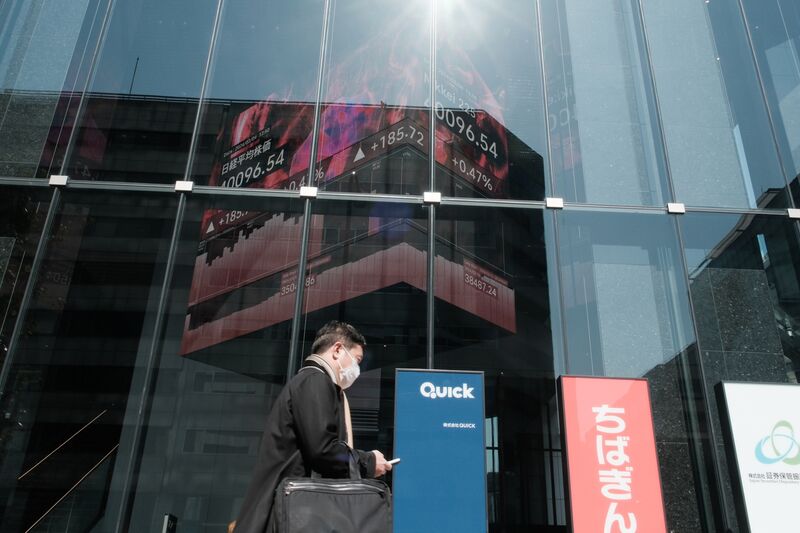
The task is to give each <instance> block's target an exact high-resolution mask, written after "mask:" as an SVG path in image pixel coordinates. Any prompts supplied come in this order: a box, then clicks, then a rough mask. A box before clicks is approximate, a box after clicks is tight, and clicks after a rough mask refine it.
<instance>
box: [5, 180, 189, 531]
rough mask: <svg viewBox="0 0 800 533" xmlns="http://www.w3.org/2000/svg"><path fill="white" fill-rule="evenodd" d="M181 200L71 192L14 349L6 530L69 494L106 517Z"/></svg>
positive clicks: (8, 402) (80, 508)
mask: <svg viewBox="0 0 800 533" xmlns="http://www.w3.org/2000/svg"><path fill="white" fill-rule="evenodd" d="M176 204H177V197H176V196H173V195H168V196H167V195H160V196H152V195H142V194H137V195H134V194H123V193H120V192H114V193H88V192H73V191H70V190H66V191H65V192H64V195H63V203H62V204H61V206H60V208H59V210H58V214H57V217H56V220H55V224H54V227H53V232H52V234H51V236H50V238H49V242H48V248H47V252H46V256H45V259H44V261H43V263H42V268H41V271H40V273H39V276H38V278H37V279H36V280H35V281H33V283H35V284H36V286H35V292H34V297H33V300H32V302H31V306H30V309H29V311H28V313H27V314H26V316H25V319H24V320H25V322H24V325H25V329H24V336H23V337H21V339H20V343H19V344H18V347H17V349H16V350H15V353H12V354H10V355H9V357H10V358H13V359H10V361H11V363H10V365H11V366H10V373H9V379H8V382H7V386H6V388H5V390H4V391H3V392H4V396H3V404H2V409H3V413H5V415H4V420H3V426H2V427H3V435H2V439H1V440H0V443H1V444H0V445H2V449H1V450H0V491H2V494H3V497H4V501H5V502H6V505H5V507H4V510H3V514H2V518H0V529H1V530H3V531H26V530H27V529H28V528H29V527H31V526H33V525H34V524H35V523H36V522H37V521H38V520H39V519H42V520H43V521H44V520H57V519H58V517H59V516H62V515H63V513H64V510H65V509H66V508H67V507H65V505H74V515H73V518H74V521H75V523H81V524H97V523H98V522H99V521H101V520H103V519H104V518H107V516H108V515H107V514H106V513H107V505H106V504H107V502H108V501H109V485H108V483H109V481H110V477H109V475H108V474H109V473H110V472H111V467H110V466H109V465H108V461H112V462H114V461H116V459H115V458H116V455H117V450H118V446H119V443H120V433H121V431H122V417H123V415H124V413H125V408H126V404H127V403H128V400H129V397H130V393H131V390H132V377H133V367H134V365H135V362H136V359H137V357H138V356H139V355H137V354H141V353H144V352H146V351H147V348H148V347H149V345H150V342H151V339H152V320H153V315H154V311H155V306H156V304H157V302H158V294H159V291H160V289H161V285H162V280H163V274H164V265H165V258H166V255H167V251H168V249H169V243H170V237H171V233H172V228H173V225H174V224H173V217H174V215H175V212H176ZM132 403H135V402H132ZM119 462H121V463H124V462H125V461H119ZM103 472H105V473H106V474H102V473H103ZM101 475H104V476H105V477H103V478H102V479H100V480H98V476H101ZM85 483H86V484H85ZM98 486H99V487H102V492H101V493H100V494H98V493H97V490H95V488H96V487H98ZM73 487H74V489H73ZM92 487H95V488H92ZM62 497H63V498H64V500H63V501H61V503H57V502H59V500H60V499H61V498H62ZM51 507H52V511H50V512H49V513H48V510H49V509H51ZM108 512H109V513H111V512H110V511H108ZM53 513H55V514H53ZM104 515H105V516H104ZM111 515H112V518H113V513H111ZM109 529H110V528H104V529H103V530H109Z"/></svg>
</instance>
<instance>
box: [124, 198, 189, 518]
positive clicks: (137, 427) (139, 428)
mask: <svg viewBox="0 0 800 533" xmlns="http://www.w3.org/2000/svg"><path fill="white" fill-rule="evenodd" d="M185 212H186V193H181V195H180V199H179V200H178V208H177V210H176V213H175V225H174V227H173V228H172V238H171V239H170V243H169V252H168V253H167V263H166V267H165V269H164V277H163V280H162V282H161V290H160V292H159V297H158V305H157V306H156V309H155V320H154V322H153V329H152V332H151V337H150V346H149V347H148V349H147V361H146V363H145V364H146V366H145V371H144V379H143V384H142V389H141V392H140V395H139V402H138V405H137V409H136V421H135V423H134V426H133V434H132V436H131V442H132V443H133V444H132V447H131V453H130V455H129V456H128V457H127V464H126V465H125V471H124V472H125V473H124V481H123V483H122V494H121V496H120V502H121V504H120V505H121V508H120V512H119V514H118V515H117V523H116V527H115V528H114V531H116V532H117V533H122V532H124V531H127V529H128V521H129V520H130V517H131V514H132V510H133V497H134V495H135V491H134V490H133V488H134V484H135V483H136V480H137V477H138V470H139V464H140V462H141V459H142V454H143V451H144V440H145V435H146V432H145V431H144V424H145V423H146V422H147V420H146V419H147V415H148V413H149V410H150V408H151V406H152V399H151V395H152V392H153V387H154V386H155V381H156V374H157V372H156V367H157V366H158V363H159V360H160V357H159V354H160V341H161V333H162V330H163V328H164V322H165V319H164V317H165V316H166V313H167V304H168V299H169V290H170V286H171V285H172V275H173V273H174V270H175V257H176V256H177V254H178V244H179V240H180V234H181V227H182V226H183V219H184V215H185Z"/></svg>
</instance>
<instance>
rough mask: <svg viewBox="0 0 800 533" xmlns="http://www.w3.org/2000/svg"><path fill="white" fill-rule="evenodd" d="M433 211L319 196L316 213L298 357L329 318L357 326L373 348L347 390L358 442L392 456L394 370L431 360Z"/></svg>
mask: <svg viewBox="0 0 800 533" xmlns="http://www.w3.org/2000/svg"><path fill="white" fill-rule="evenodd" d="M427 215H428V213H427V209H426V208H423V207H422V206H417V205H406V204H383V203H367V202H325V203H322V202H316V203H315V204H314V214H313V215H312V220H311V234H310V239H309V250H308V263H307V265H308V270H307V274H306V279H305V285H306V290H305V295H304V296H305V301H304V303H303V312H304V314H303V318H302V322H301V327H300V331H301V340H302V344H301V347H300V353H299V357H300V358H301V359H302V358H304V357H306V356H308V355H310V350H311V343H312V342H313V340H314V334H315V333H316V331H317V330H318V329H319V328H320V327H321V326H322V325H323V324H325V323H326V322H328V321H329V320H342V321H345V322H348V323H351V324H353V325H354V326H355V327H356V328H358V330H359V331H360V332H361V333H362V334H363V335H364V337H365V338H366V339H367V347H366V350H365V353H366V355H365V358H364V361H363V363H362V365H361V377H359V378H358V380H357V381H356V382H355V384H354V385H353V386H352V387H351V388H349V389H348V390H347V396H348V400H349V402H350V409H351V412H352V417H353V433H354V438H355V443H356V447H358V448H360V449H366V450H371V449H377V450H381V451H382V452H383V453H384V454H386V455H387V457H388V456H390V455H391V453H392V447H393V438H394V434H393V430H392V428H393V425H394V370H395V368H398V367H405V368H424V367H425V364H426V363H425V345H426V338H427V336H426V333H425V326H426V297H425V286H426V272H427V247H428V242H427ZM292 281H294V280H292Z"/></svg>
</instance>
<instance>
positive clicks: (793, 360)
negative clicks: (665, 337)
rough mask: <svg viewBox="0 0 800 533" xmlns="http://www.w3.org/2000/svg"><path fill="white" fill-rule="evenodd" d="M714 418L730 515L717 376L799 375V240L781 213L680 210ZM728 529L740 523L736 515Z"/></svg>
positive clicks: (784, 378)
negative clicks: (742, 213) (709, 212)
mask: <svg viewBox="0 0 800 533" xmlns="http://www.w3.org/2000/svg"><path fill="white" fill-rule="evenodd" d="M681 229H682V231H683V234H684V242H685V247H686V249H685V251H686V259H687V263H688V266H689V277H690V280H691V284H690V288H691V292H692V304H693V305H694V312H695V316H696V317H697V331H698V336H699V339H698V340H699V346H700V354H701V357H702V358H703V364H704V370H705V380H706V386H707V387H708V396H709V401H710V404H711V405H710V406H709V408H710V411H711V416H712V420H713V421H714V425H715V427H716V432H717V433H716V434H717V435H718V436H720V438H718V444H719V445H720V450H719V451H720V453H719V458H720V461H721V464H720V471H721V472H722V473H723V474H725V477H726V479H725V484H724V487H725V490H726V497H727V498H726V499H727V503H728V505H729V508H728V514H729V517H730V518H731V519H734V520H735V518H736V513H735V510H734V508H733V504H734V499H733V492H732V491H731V484H730V481H729V480H728V479H727V473H728V472H729V470H728V465H726V464H725V457H726V456H727V457H728V463H729V464H730V465H731V466H734V465H735V462H734V461H735V458H734V456H733V449H732V448H731V449H727V448H725V447H724V446H722V439H721V436H722V435H723V432H722V428H721V426H720V419H719V414H718V411H717V401H716V395H715V390H716V388H717V387H718V384H719V382H720V381H723V380H728V381H755V382H762V383H764V382H766V383H797V378H798V376H799V375H800V342H799V341H798V338H797V332H798V328H799V327H800V309H798V305H797V302H798V301H800V245H799V243H798V235H797V227H796V225H795V223H793V222H792V221H790V220H787V219H785V218H783V217H770V216H739V215H720V214H713V215H712V214H699V213H692V214H689V215H687V216H686V217H685V218H681ZM732 530H733V531H738V530H739V528H738V527H737V525H736V524H735V523H734V524H733V526H732Z"/></svg>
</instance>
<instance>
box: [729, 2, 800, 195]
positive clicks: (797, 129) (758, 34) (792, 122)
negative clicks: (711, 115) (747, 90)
mask: <svg viewBox="0 0 800 533" xmlns="http://www.w3.org/2000/svg"><path fill="white" fill-rule="evenodd" d="M741 3H742V6H743V8H744V11H745V13H746V17H747V20H748V29H749V30H750V37H751V42H752V44H753V49H754V52H755V55H756V61H757V63H758V68H759V73H760V75H761V83H762V84H763V87H764V90H765V92H766V96H767V101H768V102H769V107H770V111H771V113H772V121H773V124H774V127H775V135H776V136H777V138H778V145H779V147H780V150H781V156H782V159H783V166H784V169H785V171H786V175H787V178H788V179H789V181H790V183H791V187H792V193H793V195H794V200H795V204H800V183H798V181H800V5H798V3H797V2H795V1H793V0H743V1H742V2H741Z"/></svg>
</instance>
